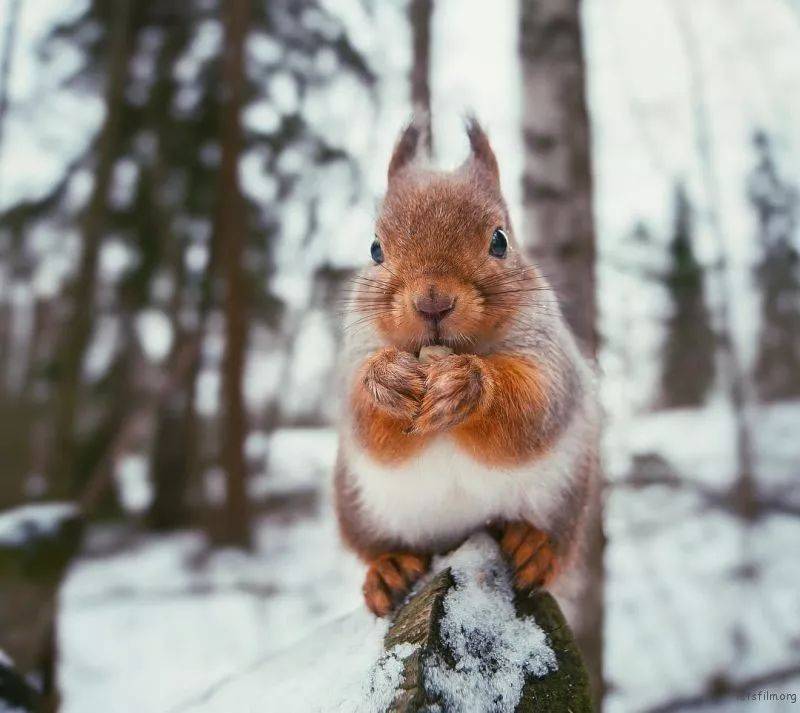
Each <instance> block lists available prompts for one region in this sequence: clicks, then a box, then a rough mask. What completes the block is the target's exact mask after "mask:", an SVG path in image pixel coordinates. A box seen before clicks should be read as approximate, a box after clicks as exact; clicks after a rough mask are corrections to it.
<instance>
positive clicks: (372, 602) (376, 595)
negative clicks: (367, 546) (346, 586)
mask: <svg viewBox="0 0 800 713" xmlns="http://www.w3.org/2000/svg"><path fill="white" fill-rule="evenodd" d="M429 564H430V558H428V557H425V556H422V555H416V554H413V553H410V552H389V553H387V554H383V555H378V556H377V557H376V558H375V559H373V560H372V561H371V562H370V563H369V569H368V570H367V577H366V579H365V580H364V601H365V602H366V604H367V607H368V608H369V610H370V611H371V612H372V613H373V614H376V615H377V616H386V615H387V614H388V613H389V612H390V611H391V610H392V608H393V607H394V605H395V604H397V603H398V602H399V601H400V600H401V599H402V598H403V597H404V596H405V595H406V594H408V592H409V591H410V590H411V587H412V586H413V584H414V582H416V581H417V580H418V579H419V578H420V577H421V576H422V575H423V574H425V572H426V571H427V570H428V565H429Z"/></svg>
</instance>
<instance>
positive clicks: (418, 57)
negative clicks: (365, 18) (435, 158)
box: [408, 0, 433, 154]
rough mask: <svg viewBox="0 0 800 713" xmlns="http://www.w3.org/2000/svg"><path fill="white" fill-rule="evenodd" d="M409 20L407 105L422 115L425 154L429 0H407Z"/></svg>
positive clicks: (428, 106) (428, 128)
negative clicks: (409, 65)
mask: <svg viewBox="0 0 800 713" xmlns="http://www.w3.org/2000/svg"><path fill="white" fill-rule="evenodd" d="M408 15H409V20H410V22H411V42H412V58H411V106H412V109H413V111H414V114H415V115H416V116H417V117H419V118H424V121H425V128H426V141H427V150H428V154H430V153H431V151H432V148H433V132H432V130H431V79H430V75H431V20H432V18H433V0H411V2H410V4H409V6H408Z"/></svg>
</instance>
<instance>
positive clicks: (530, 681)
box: [384, 568, 593, 713]
mask: <svg viewBox="0 0 800 713" xmlns="http://www.w3.org/2000/svg"><path fill="white" fill-rule="evenodd" d="M454 586H455V582H454V579H453V576H452V573H451V570H450V569H449V568H448V569H445V570H443V571H442V572H440V573H439V574H437V575H436V576H435V577H434V578H433V579H431V581H430V582H428V584H427V585H426V586H425V587H423V588H422V589H421V590H420V591H419V592H417V593H416V594H415V595H414V596H412V597H411V598H410V599H409V600H408V601H407V602H406V603H405V604H404V605H403V606H402V607H401V608H400V609H399V610H398V612H397V614H396V615H395V618H394V621H393V623H392V626H391V627H390V629H389V631H388V633H387V634H386V638H385V640H384V645H385V647H386V649H387V650H388V649H390V648H392V647H393V646H396V645H398V644H413V645H415V647H416V648H415V650H414V652H413V653H412V654H411V655H410V656H409V657H408V658H407V659H406V660H405V662H404V670H403V679H402V683H401V685H400V689H399V691H398V693H397V696H396V698H395V700H394V703H393V704H392V706H391V707H390V708H389V713H418V712H419V713H421V712H422V711H430V710H442V708H441V705H440V701H438V700H436V698H435V696H432V695H431V693H430V692H429V691H428V690H426V686H425V666H426V665H427V662H428V661H430V660H431V659H432V657H431V654H439V656H436V657H435V658H437V660H440V661H441V660H444V661H446V662H448V665H451V666H455V665H457V662H456V661H454V660H453V656H452V653H451V652H450V651H448V648H447V645H446V644H445V642H444V641H443V640H442V637H441V635H440V628H439V622H440V621H441V617H442V614H443V609H444V599H445V597H446V595H447V593H448V592H449V591H450V590H451V588H452V587H454ZM514 605H515V609H516V613H517V616H519V617H533V618H534V620H535V621H536V623H537V624H538V625H539V626H540V627H541V628H542V629H543V630H544V632H545V633H546V634H547V638H548V643H549V645H550V647H551V648H552V650H553V652H554V653H555V655H556V660H557V662H558V669H557V670H556V671H553V672H551V673H549V674H547V675H545V676H543V677H536V676H528V677H526V680H525V685H524V687H523V690H522V696H521V699H520V701H519V704H518V705H517V707H516V711H517V713H534V712H536V713H560V712H562V711H563V712H564V713H567V712H569V713H585V712H588V711H592V710H593V707H592V703H591V695H590V689H589V679H588V676H587V673H586V669H585V667H584V665H583V661H582V659H581V656H580V653H579V652H578V648H577V645H576V643H575V640H574V638H573V636H572V632H571V631H570V629H569V626H568V625H567V623H566V621H565V619H564V615H563V614H562V613H561V609H560V608H559V606H558V604H557V603H556V601H555V599H553V597H552V596H550V595H549V594H547V593H546V592H536V593H533V594H531V595H528V596H517V598H516V600H515V602H514ZM437 706H438V707H437ZM444 713H447V712H446V711H444Z"/></svg>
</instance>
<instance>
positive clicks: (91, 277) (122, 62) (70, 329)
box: [50, 0, 132, 494]
mask: <svg viewBox="0 0 800 713" xmlns="http://www.w3.org/2000/svg"><path fill="white" fill-rule="evenodd" d="M131 8H132V0H116V9H115V12H114V15H113V17H114V21H113V26H112V30H111V35H110V38H109V49H108V51H109V62H108V72H107V80H106V116H105V120H104V121H103V125H102V128H101V129H100V137H99V141H98V149H97V167H96V170H95V175H94V187H93V189H92V195H91V197H90V199H89V205H88V206H87V208H86V213H85V215H84V220H83V231H82V233H83V235H82V237H83V240H82V249H81V259H80V263H79V265H78V272H77V275H76V278H75V282H74V285H73V288H74V291H73V295H72V300H71V317H70V319H69V320H68V323H67V327H66V330H65V333H64V339H63V345H62V347H61V350H60V354H59V365H58V373H57V377H58V389H57V394H56V405H55V417H54V419H55V421H54V438H53V462H52V465H51V472H50V488H51V491H52V492H54V493H62V494H63V493H65V492H68V491H71V490H74V488H73V484H71V483H70V476H71V474H72V472H73V468H74V466H75V445H76V443H75V441H76V433H75V425H76V423H75V422H76V414H77V410H78V399H79V393H80V386H81V368H82V365H83V357H84V354H85V352H86V348H87V346H88V343H89V339H90V337H91V330H92V318H93V302H94V294H95V287H96V283H97V260H98V256H99V254H100V244H101V242H102V237H103V226H104V222H105V219H106V196H107V192H108V188H109V184H110V182H111V174H112V170H113V167H114V158H115V156H116V149H117V146H118V143H119V133H120V120H121V113H122V112H121V109H122V102H123V98H124V90H125V85H126V81H125V80H126V76H127V64H128V57H129V54H130V45H131V42H130V40H131V37H130V34H131V33H130V15H131Z"/></svg>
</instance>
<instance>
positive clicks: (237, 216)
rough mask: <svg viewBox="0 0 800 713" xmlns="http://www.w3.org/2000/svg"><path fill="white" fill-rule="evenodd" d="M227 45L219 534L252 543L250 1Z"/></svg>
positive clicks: (230, 9) (234, 15)
mask: <svg viewBox="0 0 800 713" xmlns="http://www.w3.org/2000/svg"><path fill="white" fill-rule="evenodd" d="M223 13H224V22H225V47H224V50H223V65H222V91H223V101H222V121H221V126H222V162H221V166H220V182H219V189H218V200H219V205H218V210H219V212H218V214H217V224H216V233H217V235H216V243H217V247H218V249H219V253H220V257H221V259H222V265H221V267H222V280H223V283H224V294H225V304H224V313H225V355H224V358H223V365H222V371H223V373H222V408H223V424H222V466H223V469H224V470H225V475H226V498H225V513H224V518H223V520H224V522H223V528H222V532H221V533H220V535H219V536H220V539H221V540H222V541H224V542H227V543H229V544H235V545H239V546H242V547H249V546H250V517H249V505H248V501H247V489H246V481H247V465H246V463H245V458H244V439H245V436H246V432H247V417H246V413H245V405H244V395H243V393H242V379H243V374H244V362H245V351H246V346H247V314H246V309H247V307H246V301H247V300H246V295H245V284H246V280H245V274H244V267H243V264H242V262H243V260H244V240H245V231H246V229H247V222H246V205H245V202H244V199H243V196H242V191H241V186H240V185H239V176H238V162H239V156H240V154H241V150H242V144H243V138H242V126H241V120H240V114H241V107H242V101H243V95H244V88H245V75H244V43H245V39H246V35H247V26H248V22H249V15H250V2H249V0H226V1H225V2H224V4H223Z"/></svg>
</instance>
